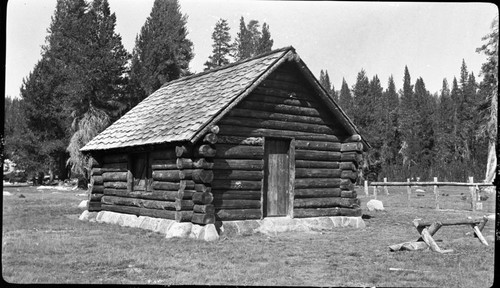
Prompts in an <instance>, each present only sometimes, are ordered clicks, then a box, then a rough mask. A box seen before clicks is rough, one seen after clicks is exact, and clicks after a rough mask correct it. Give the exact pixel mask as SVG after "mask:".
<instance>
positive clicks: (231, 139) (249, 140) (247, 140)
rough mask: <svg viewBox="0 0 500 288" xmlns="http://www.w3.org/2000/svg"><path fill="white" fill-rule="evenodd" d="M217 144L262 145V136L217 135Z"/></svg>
mask: <svg viewBox="0 0 500 288" xmlns="http://www.w3.org/2000/svg"><path fill="white" fill-rule="evenodd" d="M218 143H219V144H235V145H252V146H262V145H264V138H262V137H242V136H218Z"/></svg>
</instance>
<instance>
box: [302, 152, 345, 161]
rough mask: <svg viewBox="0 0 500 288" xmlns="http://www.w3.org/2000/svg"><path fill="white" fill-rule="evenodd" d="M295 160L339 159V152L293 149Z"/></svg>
mask: <svg viewBox="0 0 500 288" xmlns="http://www.w3.org/2000/svg"><path fill="white" fill-rule="evenodd" d="M295 159H296V160H317V161H339V160H341V153H340V152H332V151H315V150H295Z"/></svg>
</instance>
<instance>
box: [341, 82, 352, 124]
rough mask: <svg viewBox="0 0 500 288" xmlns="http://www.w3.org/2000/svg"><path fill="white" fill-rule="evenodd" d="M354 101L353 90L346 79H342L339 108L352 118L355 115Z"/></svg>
mask: <svg viewBox="0 0 500 288" xmlns="http://www.w3.org/2000/svg"><path fill="white" fill-rule="evenodd" d="M353 105H354V104H353V100H352V95H351V90H350V89H349V85H347V82H346V81H345V78H342V87H341V88H340V95H339V106H340V108H342V110H344V112H345V113H346V114H347V116H349V117H351V119H352V116H353V115H354V114H353V113H354V111H353V110H354V107H353Z"/></svg>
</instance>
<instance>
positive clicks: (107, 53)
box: [65, 0, 129, 179]
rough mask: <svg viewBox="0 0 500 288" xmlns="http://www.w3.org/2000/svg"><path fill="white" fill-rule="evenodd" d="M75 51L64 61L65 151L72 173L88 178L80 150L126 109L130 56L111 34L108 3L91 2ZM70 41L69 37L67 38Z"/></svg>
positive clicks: (112, 17)
mask: <svg viewBox="0 0 500 288" xmlns="http://www.w3.org/2000/svg"><path fill="white" fill-rule="evenodd" d="M80 25H81V27H80V31H79V32H81V33H82V34H81V35H80V37H81V38H80V37H75V38H74V41H75V42H74V43H73V44H74V47H77V48H78V51H75V53H74V54H73V55H72V58H70V59H65V62H66V67H67V68H68V69H67V71H68V75H70V78H69V79H68V81H67V82H66V83H65V87H68V88H69V89H68V93H67V96H66V102H67V103H68V105H67V107H69V109H70V111H71V117H72V121H73V122H72V125H71V132H72V133H73V135H72V137H71V140H70V142H69V145H68V147H67V150H68V152H69V154H70V158H69V160H68V164H69V165H70V166H71V168H72V171H73V172H75V173H77V174H79V175H82V176H84V179H86V178H88V176H89V175H88V173H89V172H90V159H89V157H88V156H84V155H83V154H82V153H81V152H80V148H81V147H83V146H84V145H85V144H86V143H87V142H89V141H90V140H91V139H92V138H93V137H94V136H96V135H97V134H98V133H99V132H101V131H102V130H104V129H105V128H106V127H107V126H109V124H110V123H111V122H112V121H113V120H114V119H116V118H117V117H118V116H119V115H120V112H121V111H123V110H124V109H125V108H126V105H125V84H126V81H125V80H126V79H125V78H124V76H123V75H124V74H125V73H126V72H127V70H126V64H127V61H128V59H129V54H128V53H127V52H126V50H125V48H124V47H123V45H122V42H121V37H120V35H118V34H117V33H116V32H115V31H114V30H115V26H116V16H115V14H114V13H111V11H110V9H109V4H108V1H107V0H94V1H92V2H91V3H89V4H88V9H87V11H86V13H85V14H84V16H83V17H82V22H81V24H80ZM66 36H67V37H69V36H70V35H66Z"/></svg>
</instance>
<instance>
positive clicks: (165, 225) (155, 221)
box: [79, 210, 365, 241]
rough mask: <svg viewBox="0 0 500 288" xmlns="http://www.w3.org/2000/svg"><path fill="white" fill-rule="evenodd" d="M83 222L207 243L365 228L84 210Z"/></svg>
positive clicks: (325, 220) (342, 219)
mask: <svg viewBox="0 0 500 288" xmlns="http://www.w3.org/2000/svg"><path fill="white" fill-rule="evenodd" d="M79 219H80V220H82V221H89V222H98V223H108V224H118V225H120V226H125V227H133V228H141V229H146V230H150V231H153V232H157V233H161V234H164V235H165V237H166V238H172V237H181V238H191V239H198V240H204V241H215V240H217V239H219V235H224V236H234V235H250V234H254V233H262V234H267V235H275V234H277V233H281V232H308V231H328V230H333V229H334V228H342V227H350V228H364V227H365V222H364V221H363V219H361V217H347V216H334V217H313V218H294V219H292V218H288V217H270V218H265V219H262V220H244V221H226V222H223V223H221V222H219V223H217V224H215V225H214V224H208V225H203V226H201V225H197V224H193V223H189V222H183V223H179V222H176V221H175V220H169V219H160V218H154V217H148V216H135V215H131V214H123V213H116V212H111V211H100V212H89V211H87V210H85V211H84V212H83V213H82V214H81V215H80V217H79Z"/></svg>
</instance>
